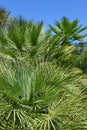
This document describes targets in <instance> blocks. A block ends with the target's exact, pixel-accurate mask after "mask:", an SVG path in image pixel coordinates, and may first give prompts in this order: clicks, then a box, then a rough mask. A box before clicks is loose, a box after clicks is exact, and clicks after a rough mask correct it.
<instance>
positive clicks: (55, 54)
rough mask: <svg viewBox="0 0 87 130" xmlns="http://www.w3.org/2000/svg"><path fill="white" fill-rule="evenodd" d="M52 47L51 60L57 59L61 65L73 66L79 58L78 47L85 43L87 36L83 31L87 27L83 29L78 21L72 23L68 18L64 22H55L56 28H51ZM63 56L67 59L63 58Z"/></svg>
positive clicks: (49, 52) (50, 50) (64, 18)
mask: <svg viewBox="0 0 87 130" xmlns="http://www.w3.org/2000/svg"><path fill="white" fill-rule="evenodd" d="M49 27H50V31H51V37H50V42H49V43H50V47H49V51H48V54H49V55H50V58H51V59H52V60H53V59H56V60H57V63H58V64H59V63H60V62H61V61H62V63H61V64H66V63H68V64H73V61H74V60H75V59H76V58H77V56H78V49H77V47H76V45H77V44H78V43H81V42H84V38H85V37H86V36H87V34H83V31H85V30H86V29H87V26H85V27H82V25H79V21H78V19H75V20H73V21H70V20H69V19H68V18H66V17H63V18H62V20H61V21H60V22H59V21H57V20H56V21H55V26H51V25H49ZM63 54H64V55H65V57H63Z"/></svg>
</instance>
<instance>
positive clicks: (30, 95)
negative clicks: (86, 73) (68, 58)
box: [0, 60, 87, 130]
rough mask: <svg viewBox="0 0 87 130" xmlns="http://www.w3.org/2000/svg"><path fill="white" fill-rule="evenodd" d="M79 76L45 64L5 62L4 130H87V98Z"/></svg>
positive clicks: (1, 80)
mask: <svg viewBox="0 0 87 130" xmlns="http://www.w3.org/2000/svg"><path fill="white" fill-rule="evenodd" d="M11 62H12V63H13V64H14V66H15V67H13V64H10V63H11ZM2 68H3V69H2ZM79 73H81V72H80V71H79V70H77V69H75V68H70V67H68V68H61V67H58V66H56V65H55V64H52V63H50V62H44V61H37V62H36V65H35V64H34V63H32V62H31V60H29V61H27V62H26V61H25V60H16V61H14V62H13V61H9V62H3V61H2V63H1V64H0V117H1V118H0V129H1V130H6V129H7V130H20V129H21V130H29V129H30V130H34V129H35V130H58V129H59V130H65V129H67V130H71V129H73V130H74V129H76V130H80V129H81V130H82V129H84V130H85V129H87V111H86V106H87V104H86V101H85V98H86V97H87V96H86V95H85V94H84V93H83V90H84V88H83V89H82V88H81V84H82V83H81V82H79V80H80V79H81V77H79Z"/></svg>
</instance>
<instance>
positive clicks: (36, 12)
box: [0, 0, 87, 25]
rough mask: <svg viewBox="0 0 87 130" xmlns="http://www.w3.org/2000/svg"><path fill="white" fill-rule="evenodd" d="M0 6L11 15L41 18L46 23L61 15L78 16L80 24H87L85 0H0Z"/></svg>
mask: <svg viewBox="0 0 87 130" xmlns="http://www.w3.org/2000/svg"><path fill="white" fill-rule="evenodd" d="M0 6H3V7H5V8H7V9H8V10H10V11H11V15H12V16H20V15H22V16H23V17H24V18H25V19H29V20H30V19H32V18H33V19H34V20H35V21H36V22H37V21H41V20H43V21H44V23H45V24H46V25H47V24H53V23H54V21H55V19H56V20H60V18H61V17H62V16H67V17H69V18H70V19H71V20H73V19H75V18H79V19H80V23H81V24H83V25H87V0H0Z"/></svg>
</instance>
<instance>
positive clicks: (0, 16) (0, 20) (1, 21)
mask: <svg viewBox="0 0 87 130" xmlns="http://www.w3.org/2000/svg"><path fill="white" fill-rule="evenodd" d="M9 15H10V12H9V11H7V10H6V9H4V8H0V28H2V27H4V25H5V23H6V22H7V20H8V16H9Z"/></svg>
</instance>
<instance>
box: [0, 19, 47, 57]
mask: <svg viewBox="0 0 87 130" xmlns="http://www.w3.org/2000/svg"><path fill="white" fill-rule="evenodd" d="M47 38H48V33H46V32H45V31H44V28H43V22H40V23H37V24H35V23H34V21H33V20H31V21H29V22H27V21H26V20H24V19H22V17H20V18H19V19H16V18H15V19H12V20H11V21H9V25H8V29H7V30H4V29H3V30H1V31H0V46H1V47H0V52H1V57H3V56H4V55H6V56H10V57H11V58H17V57H18V56H19V55H22V56H23V55H27V56H28V57H34V56H36V57H37V56H39V57H40V56H41V55H43V54H44V52H45V50H46V47H47V45H46V43H47ZM3 54H4V55H3Z"/></svg>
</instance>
